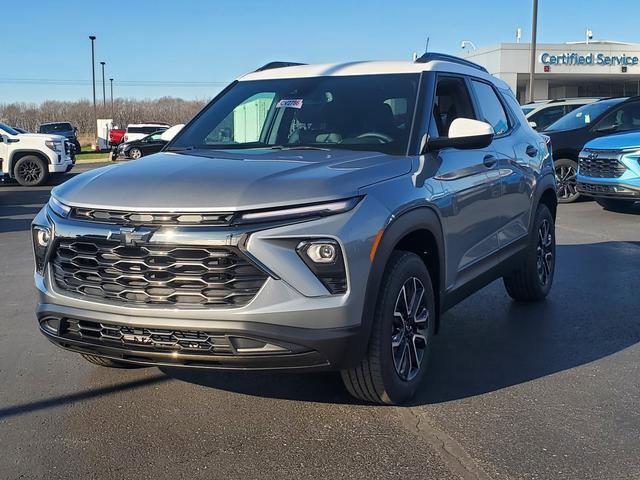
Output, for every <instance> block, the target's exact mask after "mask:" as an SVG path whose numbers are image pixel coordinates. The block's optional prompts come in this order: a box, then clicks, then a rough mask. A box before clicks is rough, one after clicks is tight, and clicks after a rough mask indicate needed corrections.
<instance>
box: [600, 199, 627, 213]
mask: <svg viewBox="0 0 640 480" xmlns="http://www.w3.org/2000/svg"><path fill="white" fill-rule="evenodd" d="M596 202H598V205H600V206H601V207H602V208H604V209H605V210H611V211H613V212H624V211H625V210H629V209H631V207H632V206H633V204H634V203H635V200H621V199H619V198H596Z"/></svg>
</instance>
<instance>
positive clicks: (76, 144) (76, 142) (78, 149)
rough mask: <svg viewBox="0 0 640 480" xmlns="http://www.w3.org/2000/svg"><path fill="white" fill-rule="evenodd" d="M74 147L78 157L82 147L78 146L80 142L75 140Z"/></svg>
mask: <svg viewBox="0 0 640 480" xmlns="http://www.w3.org/2000/svg"><path fill="white" fill-rule="evenodd" d="M74 145H75V147H76V155H78V154H79V153H80V152H81V151H82V145H80V142H79V141H77V140H76V141H75V142H74Z"/></svg>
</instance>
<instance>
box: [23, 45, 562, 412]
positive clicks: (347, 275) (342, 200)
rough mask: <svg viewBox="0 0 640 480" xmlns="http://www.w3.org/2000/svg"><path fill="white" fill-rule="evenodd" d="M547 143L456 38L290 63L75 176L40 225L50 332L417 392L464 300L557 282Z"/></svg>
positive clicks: (395, 395)
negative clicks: (159, 137)
mask: <svg viewBox="0 0 640 480" xmlns="http://www.w3.org/2000/svg"><path fill="white" fill-rule="evenodd" d="M555 213H556V192H555V177H554V172H553V165H552V161H551V156H550V152H549V146H548V145H547V142H546V141H545V138H544V137H543V136H541V135H539V134H538V133H536V132H535V131H533V130H532V129H531V128H530V127H529V125H528V124H527V122H526V120H525V118H524V116H523V114H522V111H521V110H520V107H519V105H518V103H517V101H516V100H515V98H514V96H513V95H512V93H511V91H510V90H509V88H508V87H507V86H506V84H504V83H503V82H501V81H499V80H497V79H495V78H494V77H492V76H491V75H489V74H488V73H487V72H486V71H485V70H484V69H483V68H481V67H479V66H477V65H475V64H473V63H470V62H467V61H464V60H461V59H458V58H455V57H449V56H446V55H439V54H425V55H424V56H423V57H421V58H420V59H418V60H417V61H416V62H413V63H412V62H356V63H347V64H342V65H295V64H283V63H272V64H269V65H266V66H265V67H263V68H261V69H259V70H257V71H255V72H252V73H249V74H247V75H245V76H243V77H241V78H239V79H238V80H237V81H235V82H233V83H232V84H231V85H229V86H228V87H227V88H226V89H225V90H224V91H223V92H222V93H220V95H218V96H217V97H216V98H215V99H214V100H213V101H212V102H211V103H210V104H209V105H208V106H207V107H206V108H204V109H203V110H202V111H201V112H200V113H199V114H198V115H197V116H196V117H195V118H194V119H193V120H192V121H191V122H190V123H189V124H188V125H186V126H185V127H184V129H183V130H182V131H181V132H180V133H179V134H178V135H177V136H176V137H175V138H174V139H173V140H172V141H171V142H170V143H169V145H168V146H167V147H166V148H165V149H164V151H163V152H161V153H158V154H155V155H151V156H149V157H144V158H142V159H140V160H136V161H133V162H130V163H126V164H119V165H111V166H107V167H104V168H100V169H97V170H93V171H90V172H87V173H84V174H82V175H79V176H77V177H75V178H73V179H72V180H69V181H68V182H66V183H64V184H62V185H60V186H58V187H56V188H55V189H54V190H53V192H52V196H51V200H50V201H49V203H48V204H47V205H46V206H45V208H44V209H43V210H42V211H41V212H40V213H39V214H38V216H37V217H36V218H35V220H34V222H33V229H32V233H33V242H34V250H35V263H36V272H35V282H36V285H37V288H38V290H39V295H40V303H39V305H38V308H37V317H38V322H39V326H40V330H41V332H42V333H43V334H44V335H45V336H46V337H47V338H48V339H49V340H51V341H52V342H53V343H55V344H57V345H59V346H60V347H63V348H66V349H68V350H71V351H74V352H78V353H80V354H82V356H83V357H84V358H86V359H87V360H89V361H90V362H93V363H96V364H98V365H103V366H109V367H125V366H131V365H140V364H143V365H170V366H184V367H208V368H217V369H227V370H234V369H236V370H240V369H258V370H267V369H277V370H308V371H313V370H322V369H332V370H339V371H340V372H341V374H342V378H343V379H344V383H345V384H346V387H347V389H348V390H349V392H351V394H353V395H354V396H355V397H358V398H360V399H362V400H365V401H370V402H381V403H400V402H404V401H406V400H408V399H409V398H411V396H412V395H413V394H414V393H415V392H416V389H417V388H418V387H419V385H420V383H421V382H422V380H423V379H424V378H425V375H426V374H427V373H426V372H427V368H426V365H427V359H428V357H429V351H430V349H431V345H432V343H433V341H434V335H435V334H436V332H437V331H438V327H439V322H440V319H441V317H442V312H444V311H445V310H447V309H449V308H451V307H452V306H453V305H455V304H456V303H458V302H459V301H461V300H462V299H464V298H465V297H467V296H469V295H470V294H471V293H473V292H474V291H476V290H478V289H479V288H481V287H483V286H484V285H487V284H488V283H489V282H491V281H493V280H495V279H498V278H503V279H504V284H505V286H506V289H507V292H508V293H509V295H511V297H513V298H514V299H516V300H519V301H535V300H540V299H543V298H544V297H545V296H546V295H547V293H548V292H549V289H550V288H551V284H552V281H553V275H554V264H555V235H554V219H555Z"/></svg>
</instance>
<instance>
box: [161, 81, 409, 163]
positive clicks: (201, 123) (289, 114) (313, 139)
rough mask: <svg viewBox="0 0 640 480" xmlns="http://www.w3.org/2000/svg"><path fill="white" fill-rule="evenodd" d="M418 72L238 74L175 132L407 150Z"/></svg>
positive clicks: (213, 139) (228, 143)
mask: <svg viewBox="0 0 640 480" xmlns="http://www.w3.org/2000/svg"><path fill="white" fill-rule="evenodd" d="M418 81H419V75H418V74H393V75H375V76H374V75H362V76H330V77H312V78H287V79H273V80H256V81H240V82H238V83H237V84H235V85H234V86H233V87H232V88H231V89H230V90H229V91H228V92H226V93H225V94H224V95H223V96H222V97H221V98H219V99H218V100H217V101H216V102H214V103H213V104H211V105H209V106H208V107H207V108H206V109H205V110H204V111H203V112H202V113H201V114H200V116H199V117H198V118H197V119H196V120H195V121H194V122H193V123H192V124H191V125H189V126H188V127H185V128H184V129H183V130H182V131H181V132H180V133H179V134H178V135H177V137H176V139H175V140H174V142H173V143H172V145H171V148H170V150H181V149H185V148H190V147H191V148H215V149H228V148H233V149H238V148H261V147H275V148H305V147H306V148H345V149H358V150H374V151H381V152H385V153H391V154H398V155H400V154H406V151H407V147H408V142H409V133H410V130H411V124H412V120H413V111H414V106H415V101H416V91H417V88H418Z"/></svg>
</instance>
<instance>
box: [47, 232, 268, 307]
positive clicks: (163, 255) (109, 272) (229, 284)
mask: <svg viewBox="0 0 640 480" xmlns="http://www.w3.org/2000/svg"><path fill="white" fill-rule="evenodd" d="M51 265H52V267H53V274H54V279H55V282H56V284H57V285H58V287H60V288H61V289H63V290H66V291H69V292H73V293H76V294H79V295H83V296H86V297H90V298H95V299H100V300H108V301H114V302H119V303H125V304H131V305H150V306H155V305H166V306H175V307H211V306H216V307H238V306H242V305H246V304H247V303H248V302H249V301H250V300H251V299H252V298H253V297H254V296H255V295H256V294H257V293H258V290H259V289H260V288H261V287H262V285H263V284H264V282H265V281H266V279H267V275H266V274H265V273H264V272H263V271H262V270H260V269H258V268H257V267H256V266H255V265H254V264H253V263H251V262H250V261H249V260H248V259H247V258H246V257H245V256H244V255H242V253H241V252H240V251H239V250H238V249H237V248H236V247H230V246H220V247H195V246H175V245H155V244H143V245H135V246H124V245H121V244H120V243H119V242H117V241H114V240H106V239H102V238H100V239H97V238H93V237H78V238H76V239H61V240H60V241H59V242H58V245H57V247H56V251H55V253H54V255H53V259H52V262H51Z"/></svg>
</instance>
